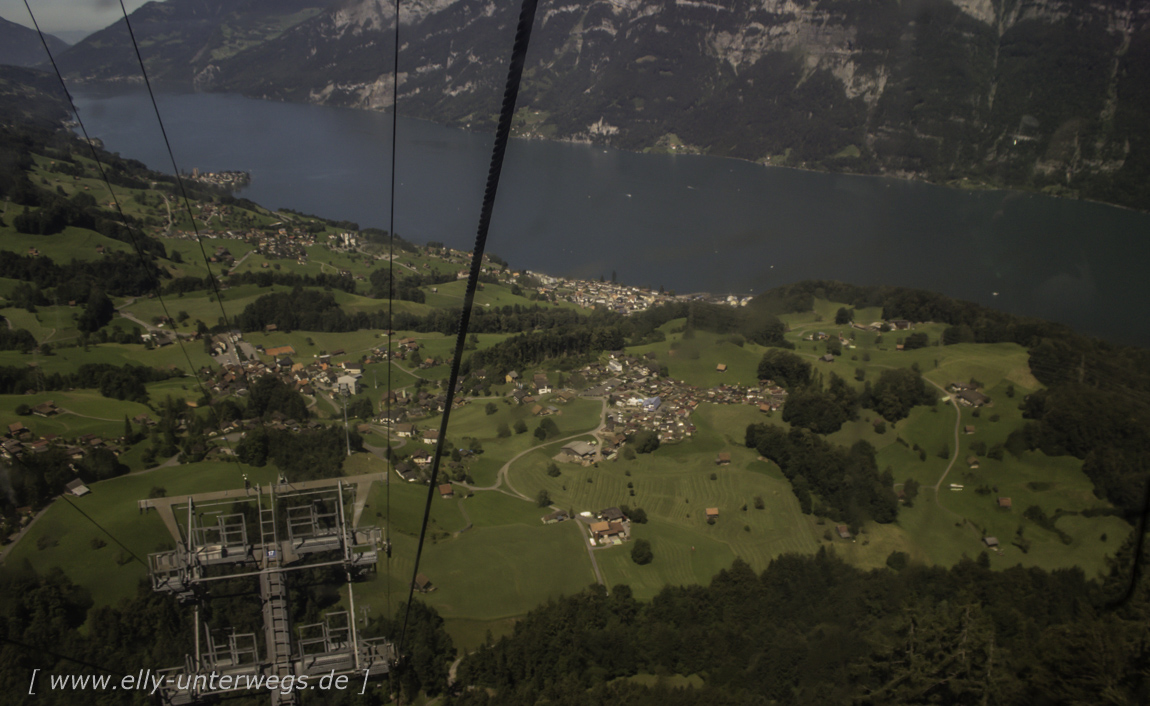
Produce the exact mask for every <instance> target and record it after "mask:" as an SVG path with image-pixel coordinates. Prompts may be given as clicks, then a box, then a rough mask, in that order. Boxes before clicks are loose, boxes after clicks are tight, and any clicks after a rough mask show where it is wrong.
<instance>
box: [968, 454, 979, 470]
mask: <svg viewBox="0 0 1150 706" xmlns="http://www.w3.org/2000/svg"><path fill="white" fill-rule="evenodd" d="M966 465H968V466H970V467H971V468H978V456H967V457H966Z"/></svg>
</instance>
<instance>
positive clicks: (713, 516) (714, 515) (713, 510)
mask: <svg viewBox="0 0 1150 706" xmlns="http://www.w3.org/2000/svg"><path fill="white" fill-rule="evenodd" d="M717 519H719V508H717V507H709V508H707V520H708V521H709V520H717Z"/></svg>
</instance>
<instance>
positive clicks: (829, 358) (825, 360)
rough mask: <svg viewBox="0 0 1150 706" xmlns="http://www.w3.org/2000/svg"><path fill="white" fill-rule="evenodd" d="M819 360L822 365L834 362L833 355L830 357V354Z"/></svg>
mask: <svg viewBox="0 0 1150 706" xmlns="http://www.w3.org/2000/svg"><path fill="white" fill-rule="evenodd" d="M819 360H821V361H822V362H824V363H833V362H835V357H834V356H833V355H831V354H830V353H827V354H826V355H824V356H823V357H821V358H819Z"/></svg>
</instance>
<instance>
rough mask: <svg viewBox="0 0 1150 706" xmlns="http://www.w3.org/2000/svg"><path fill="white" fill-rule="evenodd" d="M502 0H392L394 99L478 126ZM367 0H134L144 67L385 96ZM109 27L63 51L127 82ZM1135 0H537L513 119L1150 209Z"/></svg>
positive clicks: (527, 124)
mask: <svg viewBox="0 0 1150 706" xmlns="http://www.w3.org/2000/svg"><path fill="white" fill-rule="evenodd" d="M517 12H518V4H517V3H488V2H486V1H485V0H421V1H420V2H409V3H404V5H403V9H402V10H401V14H402V20H403V27H402V34H403V37H402V39H401V52H400V59H399V60H400V70H401V73H400V82H401V86H400V103H401V111H402V112H404V113H405V114H408V115H415V116H418V117H421V118H427V119H430V120H434V121H437V122H442V123H447V124H455V125H463V126H470V127H472V128H476V127H482V126H484V125H486V124H488V123H489V122H490V121H491V120H492V119H493V115H494V113H495V112H496V107H497V100H498V97H499V95H500V94H501V85H502V83H501V82H502V80H503V73H504V67H505V64H506V61H507V55H508V54H509V52H510V46H511V35H512V32H513V30H514V24H515V19H516V13H517ZM393 21H394V10H393V9H392V5H391V3H389V2H381V1H380V0H348V1H345V2H339V3H334V4H331V5H328V6H326V7H325V3H322V2H319V0H293V1H292V2H289V3H274V4H272V3H268V2H266V0H251V1H249V2H245V3H242V4H240V5H238V6H237V5H235V4H232V3H223V2H221V1H220V0H171V1H170V2H165V3H162V4H156V3H153V4H149V5H146V6H145V7H143V8H141V9H140V10H138V11H137V13H136V16H135V18H134V19H133V25H134V27H135V28H136V31H137V33H138V35H139V36H140V37H141V38H142V39H143V40H144V44H145V46H144V51H145V55H146V57H147V60H148V62H149V66H150V67H151V70H152V72H153V77H154V78H158V79H160V80H161V81H163V82H169V83H177V84H183V85H185V86H192V85H194V86H195V87H196V88H197V89H199V90H211V91H229V92H239V93H244V94H247V95H252V96H259V97H267V98H272V99H277V100H291V101H305V102H314V103H323V104H330V105H340V106H350V107H357V108H367V109H385V108H387V107H388V106H389V105H390V102H391V92H392V90H391V72H392V40H391V33H392V31H393V27H394V24H393ZM126 46H127V45H126V31H125V29H124V26H123V22H122V21H121V22H120V23H117V24H116V25H113V26H112V27H109V28H108V29H106V30H104V31H103V32H100V33H97V34H96V35H93V36H92V37H89V38H88V39H86V40H84V41H83V42H81V43H79V44H78V45H76V46H75V47H74V48H73V49H71V50H69V51H68V52H66V53H65V55H64V57H63V63H64V65H65V66H66V67H67V68H68V70H69V72H70V73H71V75H72V76H73V77H74V78H77V79H101V80H135V79H137V78H138V77H137V72H136V70H135V67H134V65H133V64H132V59H133V57H132V55H131V52H130V49H127V48H126ZM1148 72H1150V6H1147V5H1145V4H1140V3H1134V2H1131V1H1130V0H1099V1H1097V2H1091V3H1083V2H1072V1H1070V0H912V1H910V2H897V1H896V0H863V1H857V0H851V1H849V2H847V1H845V0H732V1H731V2H723V3H711V2H694V1H691V0H677V1H676V2H655V1H652V0H570V1H568V2H564V3H562V4H559V3H543V4H541V6H540V8H539V14H538V17H537V19H536V30H535V35H534V37H533V40H532V47H531V51H530V56H529V59H528V67H527V72H526V75H525V79H524V86H523V91H522V93H521V97H520V105H522V106H524V108H523V109H522V112H521V115H520V120H519V121H518V125H517V127H518V129H519V132H520V134H522V135H528V136H537V137H545V138H554V139H567V140H589V141H593V142H596V143H601V144H610V145H613V146H617V147H621V148H625V149H662V150H666V151H675V152H678V151H699V152H705V153H709V154H715V155H723V156H732V157H738V158H743V159H750V160H758V161H762V162H764V163H770V164H781V165H788V166H798V167H804V168H813V169H822V170H830V171H844V172H859V173H884V174H893V175H899V176H905V177H911V178H919V179H927V180H931V181H936V182H944V183H961V182H963V181H964V180H970V181H972V182H973V183H975V184H985V185H994V186H1009V187H1019V188H1040V189H1046V190H1048V191H1050V192H1052V193H1057V194H1063V195H1069V196H1082V197H1087V198H1093V199H1099V200H1103V201H1108V202H1111V203H1116V204H1122V205H1126V206H1132V207H1136V208H1143V209H1144V208H1147V207H1148V206H1150V187H1148V186H1147V184H1150V178H1148V177H1150V154H1148V152H1150V146H1148V145H1147V139H1146V125H1147V124H1150V120H1148V117H1150V75H1148Z"/></svg>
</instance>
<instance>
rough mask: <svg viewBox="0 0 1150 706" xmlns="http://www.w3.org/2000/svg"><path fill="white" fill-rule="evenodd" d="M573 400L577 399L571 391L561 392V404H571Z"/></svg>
mask: <svg viewBox="0 0 1150 706" xmlns="http://www.w3.org/2000/svg"><path fill="white" fill-rule="evenodd" d="M573 399H575V393H574V392H572V391H571V390H562V391H560V392H559V401H560V402H570V401H571V400H573Z"/></svg>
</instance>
